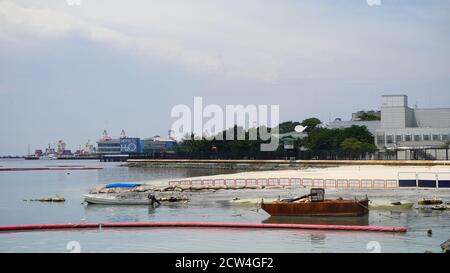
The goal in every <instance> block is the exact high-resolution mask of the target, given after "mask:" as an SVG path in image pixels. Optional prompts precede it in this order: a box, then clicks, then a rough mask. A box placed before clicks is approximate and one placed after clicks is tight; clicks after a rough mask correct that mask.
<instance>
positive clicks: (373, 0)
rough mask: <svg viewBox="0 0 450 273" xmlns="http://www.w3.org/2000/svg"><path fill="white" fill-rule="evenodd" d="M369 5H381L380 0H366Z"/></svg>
mask: <svg viewBox="0 0 450 273" xmlns="http://www.w3.org/2000/svg"><path fill="white" fill-rule="evenodd" d="M366 1H367V5H369V6H381V0H366Z"/></svg>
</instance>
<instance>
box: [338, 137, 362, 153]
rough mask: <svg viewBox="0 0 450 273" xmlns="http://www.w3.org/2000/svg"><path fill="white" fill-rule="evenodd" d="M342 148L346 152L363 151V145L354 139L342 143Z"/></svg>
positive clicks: (350, 138) (347, 139)
mask: <svg viewBox="0 0 450 273" xmlns="http://www.w3.org/2000/svg"><path fill="white" fill-rule="evenodd" d="M340 146H341V149H342V150H344V151H350V152H358V151H361V150H362V148H363V143H362V142H361V141H359V140H357V139H356V138H354V137H349V138H346V139H345V140H344V141H342V143H341V145H340Z"/></svg>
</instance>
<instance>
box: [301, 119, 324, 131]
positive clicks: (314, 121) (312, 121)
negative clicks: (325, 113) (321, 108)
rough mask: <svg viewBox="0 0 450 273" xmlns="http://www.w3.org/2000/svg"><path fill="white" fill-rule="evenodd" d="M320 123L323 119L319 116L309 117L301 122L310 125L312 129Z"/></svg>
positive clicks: (303, 124)
mask: <svg viewBox="0 0 450 273" xmlns="http://www.w3.org/2000/svg"><path fill="white" fill-rule="evenodd" d="M319 124H322V121H320V119H318V118H307V119H305V120H303V121H302V123H301V125H302V126H308V128H310V129H314V128H316V127H317V125H319Z"/></svg>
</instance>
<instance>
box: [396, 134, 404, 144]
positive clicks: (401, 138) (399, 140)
mask: <svg viewBox="0 0 450 273" xmlns="http://www.w3.org/2000/svg"><path fill="white" fill-rule="evenodd" d="M401 141H403V136H402V135H396V136H395V142H396V143H398V142H401Z"/></svg>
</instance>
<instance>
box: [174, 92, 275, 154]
mask: <svg viewBox="0 0 450 273" xmlns="http://www.w3.org/2000/svg"><path fill="white" fill-rule="evenodd" d="M279 108H280V107H279V105H270V106H269V105H258V106H257V105H254V104H250V105H246V106H244V105H226V106H225V111H224V110H223V109H222V107H220V106H219V105H215V104H211V105H206V106H204V105H203V98H202V97H194V108H193V109H191V108H190V107H189V106H187V105H184V104H179V105H176V106H174V107H173V108H172V111H171V117H172V118H177V120H176V121H175V122H174V123H173V124H172V128H171V130H172V131H173V132H174V133H175V134H176V135H178V136H183V137H184V138H185V139H192V136H193V137H194V139H206V140H214V139H216V140H223V137H224V136H223V135H224V134H222V133H223V132H224V131H225V140H246V133H245V128H248V140H262V141H266V142H267V141H269V140H270V142H269V143H263V144H261V147H260V150H261V151H275V150H276V149H277V148H278V145H279V139H278V137H277V136H278V127H275V128H272V129H271V130H270V132H269V129H268V127H269V125H268V124H270V125H271V126H272V127H274V126H275V125H278V124H279V121H280V118H279ZM269 110H270V112H269ZM269 114H270V115H269ZM269 116H270V120H269ZM205 118H206V119H207V120H206V122H204V119H205ZM235 125H236V127H237V128H236V130H235ZM235 131H236V132H235Z"/></svg>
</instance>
